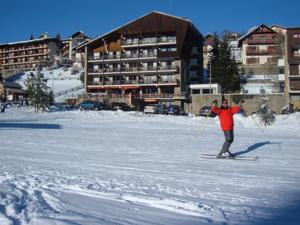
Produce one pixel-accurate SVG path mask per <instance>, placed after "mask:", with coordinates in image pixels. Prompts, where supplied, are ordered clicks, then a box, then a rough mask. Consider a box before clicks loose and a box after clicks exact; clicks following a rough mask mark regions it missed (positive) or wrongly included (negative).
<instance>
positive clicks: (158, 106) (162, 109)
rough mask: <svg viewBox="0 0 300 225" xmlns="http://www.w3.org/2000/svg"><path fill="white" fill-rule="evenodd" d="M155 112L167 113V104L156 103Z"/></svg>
mask: <svg viewBox="0 0 300 225" xmlns="http://www.w3.org/2000/svg"><path fill="white" fill-rule="evenodd" d="M154 113H155V114H165V113H166V106H165V105H163V104H156V105H155V109H154Z"/></svg>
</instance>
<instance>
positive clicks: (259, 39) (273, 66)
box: [238, 24, 285, 94]
mask: <svg viewBox="0 0 300 225" xmlns="http://www.w3.org/2000/svg"><path fill="white" fill-rule="evenodd" d="M281 31H282V32H277V31H275V30H274V29H272V28H270V27H268V26H266V25H264V24H263V25H260V26H257V27H254V28H252V29H250V30H249V31H248V33H247V34H246V35H244V36H243V37H241V38H240V39H239V43H238V46H239V47H240V48H241V62H242V65H241V71H242V73H243V76H244V77H247V84H246V85H244V86H243V90H244V92H246V93H253V94H258V93H260V92H261V91H262V90H261V89H264V91H266V92H267V93H283V92H284V86H285V85H284V82H285V75H284V57H285V56H284V48H285V46H284V28H282V29H281Z"/></svg>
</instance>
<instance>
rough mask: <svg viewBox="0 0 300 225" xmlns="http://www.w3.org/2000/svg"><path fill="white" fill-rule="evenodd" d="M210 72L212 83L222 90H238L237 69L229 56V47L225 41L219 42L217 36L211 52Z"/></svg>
mask: <svg viewBox="0 0 300 225" xmlns="http://www.w3.org/2000/svg"><path fill="white" fill-rule="evenodd" d="M211 70H212V71H211V74H212V82H214V83H218V84H220V85H221V86H222V89H223V90H225V91H229V92H234V91H236V90H239V81H240V79H239V75H238V67H237V63H236V62H235V60H234V59H233V58H232V56H231V47H230V46H229V43H228V41H227V40H226V39H225V40H223V41H221V40H219V39H218V36H217V35H215V41H214V44H213V49H212V50H211Z"/></svg>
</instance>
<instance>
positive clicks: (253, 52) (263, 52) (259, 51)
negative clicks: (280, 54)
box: [246, 50, 274, 55]
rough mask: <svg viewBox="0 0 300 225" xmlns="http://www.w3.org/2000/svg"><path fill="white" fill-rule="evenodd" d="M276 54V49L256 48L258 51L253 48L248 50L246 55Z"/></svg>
mask: <svg viewBox="0 0 300 225" xmlns="http://www.w3.org/2000/svg"><path fill="white" fill-rule="evenodd" d="M272 54H274V51H273V52H272V51H267V50H256V51H251V50H246V55H272Z"/></svg>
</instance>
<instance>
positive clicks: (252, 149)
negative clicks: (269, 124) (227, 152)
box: [234, 141, 273, 156]
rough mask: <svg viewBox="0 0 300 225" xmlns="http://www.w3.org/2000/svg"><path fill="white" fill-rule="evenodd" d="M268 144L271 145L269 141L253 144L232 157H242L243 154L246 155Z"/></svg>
mask: <svg viewBox="0 0 300 225" xmlns="http://www.w3.org/2000/svg"><path fill="white" fill-rule="evenodd" d="M268 144H273V143H271V142H270V141H264V142H258V143H255V144H254V145H251V146H249V147H248V148H247V149H246V150H244V151H240V152H235V153H234V155H235V156H238V155H243V154H247V153H248V152H251V151H254V150H256V149H258V148H260V147H262V146H264V145H268Z"/></svg>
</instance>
